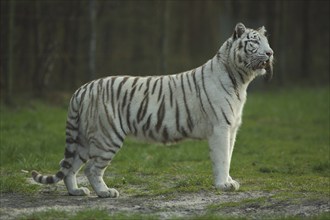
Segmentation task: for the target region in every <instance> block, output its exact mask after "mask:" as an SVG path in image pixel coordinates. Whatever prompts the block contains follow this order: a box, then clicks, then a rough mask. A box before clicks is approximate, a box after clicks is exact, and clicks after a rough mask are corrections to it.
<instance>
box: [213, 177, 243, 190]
mask: <svg viewBox="0 0 330 220" xmlns="http://www.w3.org/2000/svg"><path fill="white" fill-rule="evenodd" d="M216 188H217V189H220V190H222V191H225V192H233V191H236V190H238V189H239V183H238V182H237V181H235V180H233V179H232V180H231V181H228V182H225V183H221V184H216Z"/></svg>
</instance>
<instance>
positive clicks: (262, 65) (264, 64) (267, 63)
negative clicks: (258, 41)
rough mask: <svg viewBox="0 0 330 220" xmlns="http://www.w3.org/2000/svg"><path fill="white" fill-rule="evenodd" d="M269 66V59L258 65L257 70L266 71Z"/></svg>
mask: <svg viewBox="0 0 330 220" xmlns="http://www.w3.org/2000/svg"><path fill="white" fill-rule="evenodd" d="M270 66H271V63H270V59H268V60H266V61H263V62H261V63H260V65H259V69H264V70H267V69H269V68H270Z"/></svg>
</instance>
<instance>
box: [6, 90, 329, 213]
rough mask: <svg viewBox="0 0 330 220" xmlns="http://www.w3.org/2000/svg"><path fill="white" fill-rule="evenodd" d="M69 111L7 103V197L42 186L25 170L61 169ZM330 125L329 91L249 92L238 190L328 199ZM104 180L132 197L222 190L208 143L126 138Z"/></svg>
mask: <svg viewBox="0 0 330 220" xmlns="http://www.w3.org/2000/svg"><path fill="white" fill-rule="evenodd" d="M66 109H67V108H66V107H55V106H51V105H48V104H45V103H43V102H39V101H34V102H32V103H31V104H29V105H27V106H23V107H20V108H14V109H13V108H8V107H5V106H1V108H0V111H1V112H0V113H1V151H0V153H1V161H0V166H1V170H0V171H1V179H0V184H1V189H0V191H1V192H2V193H6V192H22V193H27V194H29V193H34V192H36V191H38V190H39V189H40V186H38V185H33V186H32V185H31V184H28V183H27V182H26V177H28V176H29V174H26V173H23V172H21V170H27V171H31V170H32V169H36V170H39V171H42V173H54V172H56V171H57V169H58V168H59V166H58V163H59V161H60V160H61V159H62V157H63V153H64V140H65V130H64V127H65V120H66ZM329 120H330V119H329V87H325V88H304V89H302V88H294V89H279V90H276V91H275V90H274V91H269V92H251V93H249V95H248V100H247V104H246V106H245V110H244V115H243V125H242V127H241V129H240V131H239V133H238V138H237V142H236V146H235V150H234V155H233V160H232V166H231V175H232V177H234V178H235V179H238V180H239V182H240V183H241V189H240V190H241V191H270V192H273V191H276V192H281V193H283V194H286V195H287V196H288V197H290V196H294V195H295V194H296V193H299V192H313V193H315V195H319V196H320V197H324V196H329V195H330V192H329V189H330V185H329V177H330V158H329V155H330V152H329V150H330V149H329ZM105 175H106V177H105V180H106V182H107V184H108V185H110V186H111V187H115V188H117V190H119V192H125V193H126V194H129V195H131V196H153V195H160V194H162V195H165V196H169V197H170V196H171V194H172V193H174V192H187V193H189V192H196V191H200V190H206V191H216V190H215V189H214V187H213V177H212V169H211V163H210V161H209V158H208V146H207V142H206V141H184V142H181V143H178V144H174V145H171V146H163V145H161V144H150V143H149V144H148V143H143V142H136V141H134V140H131V139H127V140H125V143H124V147H123V149H122V150H121V151H120V152H119V153H118V155H117V156H116V157H115V159H114V161H113V162H112V164H111V166H109V168H108V169H107V171H106V174H105ZM245 202H249V201H245ZM227 205H236V204H227ZM213 208H216V206H214V207H213Z"/></svg>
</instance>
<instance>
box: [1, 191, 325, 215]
mask: <svg viewBox="0 0 330 220" xmlns="http://www.w3.org/2000/svg"><path fill="white" fill-rule="evenodd" d="M54 189H55V188H49V187H45V188H44V189H43V190H42V191H40V193H38V194H37V195H33V196H31V195H29V196H28V195H24V194H19V193H5V194H1V198H0V204H1V208H0V219H15V218H17V217H19V216H25V215H29V214H31V213H34V212H41V211H46V210H49V209H57V210H60V211H68V212H70V213H75V212H78V211H81V210H86V209H103V210H108V212H109V214H110V215H112V214H116V213H128V214H146V215H153V216H156V217H158V218H160V219H169V218H173V217H182V218H187V217H196V216H203V215H207V214H212V215H217V216H223V217H247V218H252V219H264V218H267V217H272V218H274V217H287V216H295V217H313V216H317V215H320V214H322V213H328V214H329V212H330V199H329V198H328V197H327V196H325V197H321V198H320V197H315V195H313V193H300V194H299V195H297V197H295V198H292V199H279V198H278V197H276V192H273V193H269V192H228V193H215V192H205V191H201V192H197V193H179V194H175V195H170V196H167V197H165V196H144V197H134V196H131V195H125V193H124V192H122V193H121V195H120V197H119V198H116V199H100V198H98V197H96V195H95V194H92V195H91V196H88V197H87V196H85V197H83V196H81V197H74V196H68V195H67V192H66V191H65V190H64V186H62V185H60V186H58V187H57V188H56V190H55V191H54Z"/></svg>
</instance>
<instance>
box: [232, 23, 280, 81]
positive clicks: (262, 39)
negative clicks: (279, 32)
mask: <svg viewBox="0 0 330 220" xmlns="http://www.w3.org/2000/svg"><path fill="white" fill-rule="evenodd" d="M265 34H266V29H265V27H260V28H258V29H257V30H253V29H249V28H246V27H245V26H244V24H242V23H238V24H237V25H236V27H235V30H234V33H233V35H232V37H231V43H232V47H231V52H230V53H231V55H230V56H231V57H233V58H234V60H235V61H236V62H235V64H236V66H238V67H239V68H241V69H244V70H245V71H247V72H252V73H254V75H265V77H266V79H267V80H270V79H271V78H272V75H273V59H274V57H273V54H274V52H273V50H272V48H271V47H270V46H269V43H268V39H267V37H266V36H265Z"/></svg>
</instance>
